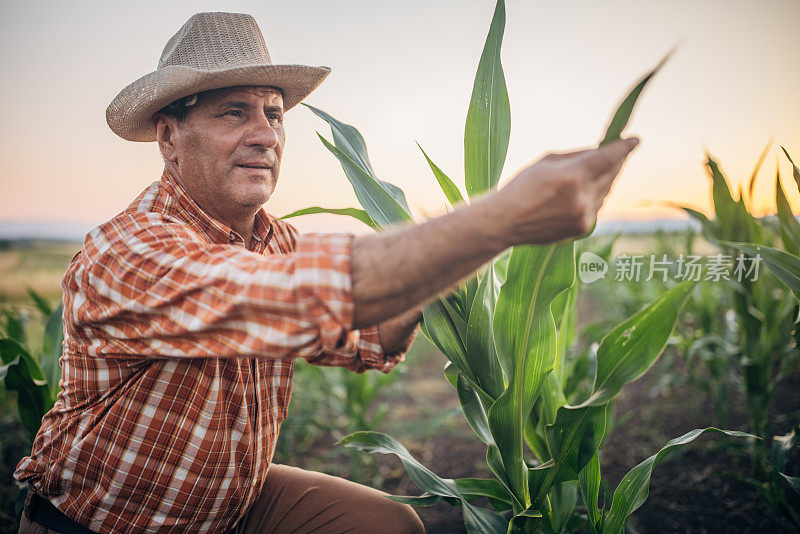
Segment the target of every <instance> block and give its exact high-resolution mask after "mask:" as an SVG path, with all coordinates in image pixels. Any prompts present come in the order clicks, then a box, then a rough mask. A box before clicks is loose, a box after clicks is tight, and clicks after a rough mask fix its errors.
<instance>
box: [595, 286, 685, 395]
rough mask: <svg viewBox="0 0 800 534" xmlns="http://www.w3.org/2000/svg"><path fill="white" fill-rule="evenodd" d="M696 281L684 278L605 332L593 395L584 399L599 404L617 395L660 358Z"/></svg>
mask: <svg viewBox="0 0 800 534" xmlns="http://www.w3.org/2000/svg"><path fill="white" fill-rule="evenodd" d="M693 288H694V283H693V282H683V283H681V284H679V285H677V286H675V287H674V288H672V289H670V290H669V291H667V292H666V293H664V294H663V295H662V296H661V297H660V298H659V299H657V300H656V301H655V302H653V303H652V304H650V305H649V306H647V307H646V308H645V309H643V310H642V311H640V312H639V313H637V314H635V315H633V316H632V317H630V318H628V319H626V320H625V321H623V322H622V323H620V324H619V325H617V326H616V327H614V329H613V330H612V331H611V332H609V333H608V334H606V336H605V337H604V338H603V339H602V341H600V346H599V347H598V349H597V375H596V376H595V382H594V386H593V388H592V391H593V392H592V395H591V396H590V397H589V398H588V399H587V400H586V401H585V402H584V403H583V404H585V405H599V404H603V403H606V402H608V401H610V400H611V399H613V398H614V397H616V396H617V394H618V393H619V391H620V390H621V389H622V387H623V386H624V385H625V384H628V383H630V382H633V381H634V380H636V379H638V378H639V377H640V376H642V375H643V374H644V373H645V372H646V371H647V370H648V369H649V368H650V367H651V366H652V365H653V364H654V363H655V361H656V360H657V359H658V356H659V355H660V354H661V351H663V350H664V347H665V346H666V344H667V340H668V339H669V335H670V333H671V332H672V329H673V327H674V326H675V321H676V320H677V317H678V314H679V313H680V311H681V309H682V308H683V305H684V303H685V302H686V299H687V298H688V297H689V294H690V293H691V291H692V289H693Z"/></svg>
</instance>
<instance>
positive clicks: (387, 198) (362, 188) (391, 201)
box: [319, 135, 412, 228]
mask: <svg viewBox="0 0 800 534" xmlns="http://www.w3.org/2000/svg"><path fill="white" fill-rule="evenodd" d="M319 138H320V140H321V141H322V144H323V145H325V147H326V148H327V149H328V150H330V151H331V152H333V155H334V156H336V159H338V160H339V163H341V164H342V168H343V169H344V173H345V175H346V176H347V179H348V180H349V181H350V185H352V186H353V191H355V194H356V198H358V201H359V202H360V203H361V206H363V208H364V209H365V210H366V212H367V213H368V214H369V216H370V217H371V218H372V220H373V221H375V223H377V224H378V225H379V226H380V227H381V228H385V227H387V226H390V225H392V224H395V223H399V222H406V221H410V220H412V219H411V215H409V213H408V211H407V209H406V208H405V207H403V205H402V204H400V203H399V202H397V200H396V199H395V198H394V197H393V196H392V195H391V193H389V191H387V190H386V188H385V187H383V186H382V185H381V183H380V182H379V181H378V180H376V179H375V178H373V177H372V176H370V174H368V173H367V171H365V170H364V169H363V168H362V167H360V166H359V165H358V164H356V162H355V161H353V159H352V158H350V156H349V155H347V154H346V153H345V152H343V151H342V150H341V149H339V148H338V147H336V146H334V145H332V144H331V143H330V142H329V141H328V140H327V139H325V138H324V137H322V136H321V135H320V136H319Z"/></svg>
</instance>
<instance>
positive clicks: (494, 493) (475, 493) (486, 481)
mask: <svg viewBox="0 0 800 534" xmlns="http://www.w3.org/2000/svg"><path fill="white" fill-rule="evenodd" d="M455 483H456V487H457V488H458V491H460V492H461V494H462V495H463V496H464V497H466V498H467V499H469V500H473V499H477V498H478V497H486V498H488V499H494V500H495V501H498V502H501V503H504V504H506V505H508V506H507V507H508V508H510V507H511V497H509V495H508V492H507V491H506V490H505V488H504V487H503V486H502V484H500V483H499V482H498V481H497V480H495V479H493V478H457V479H455Z"/></svg>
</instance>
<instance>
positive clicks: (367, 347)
mask: <svg viewBox="0 0 800 534" xmlns="http://www.w3.org/2000/svg"><path fill="white" fill-rule="evenodd" d="M404 358H405V351H401V352H392V353H386V352H384V350H383V346H382V345H381V337H380V332H379V331H378V327H377V326H370V327H367V328H362V329H360V330H355V331H353V332H351V333H350V336H349V339H348V342H347V343H346V344H345V346H344V347H342V348H341V349H338V350H334V351H321V352H320V353H319V354H317V355H315V356H312V357H307V358H306V360H308V361H309V362H310V363H312V364H314V365H323V366H336V367H346V368H347V369H350V370H351V371H355V372H357V373H362V372H364V371H366V370H368V369H377V370H378V371H381V372H383V373H388V372H390V371H391V370H392V369H394V367H395V366H396V365H397V364H398V363H400V362H402V361H403V359H404Z"/></svg>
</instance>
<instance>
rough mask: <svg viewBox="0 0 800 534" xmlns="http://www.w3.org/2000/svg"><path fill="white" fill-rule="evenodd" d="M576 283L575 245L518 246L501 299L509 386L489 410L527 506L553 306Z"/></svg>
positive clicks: (551, 349) (551, 355)
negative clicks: (528, 454)
mask: <svg viewBox="0 0 800 534" xmlns="http://www.w3.org/2000/svg"><path fill="white" fill-rule="evenodd" d="M574 282H575V260H574V244H573V243H562V244H558V245H549V246H540V247H534V246H522V247H515V248H514V250H513V251H512V253H511V259H510V260H509V265H508V277H507V278H506V281H505V283H504V284H503V286H502V288H501V289H500V295H499V297H498V299H497V307H496V309H495V314H494V324H493V327H494V336H495V344H496V347H497V352H498V355H499V359H500V363H501V366H502V367H503V370H504V371H505V374H506V376H508V378H509V383H508V388H507V389H506V391H505V392H504V393H503V394H502V395H501V396H500V397H499V398H498V399H497V401H496V402H495V403H494V404H493V405H492V407H491V408H490V409H489V427H490V428H491V429H492V435H493V436H494V438H495V442H496V443H497V446H498V449H499V451H500V454H501V457H502V460H503V465H504V466H505V472H506V476H507V477H508V480H509V483H510V484H511V487H512V489H513V490H514V494H515V495H516V496H517V498H518V499H519V500H520V502H522V503H524V504H526V505H528V504H530V503H529V497H528V483H527V475H526V471H527V468H526V466H525V463H524V462H523V458H522V452H523V451H522V442H523V432H524V428H525V422H526V420H527V419H528V416H529V414H530V412H531V410H532V408H533V405H534V402H535V401H536V397H537V395H538V394H539V391H540V390H541V387H542V384H543V383H544V380H545V377H546V376H547V375H548V374H549V373H550V372H551V371H552V370H553V364H554V361H555V356H556V332H555V322H554V320H553V314H552V312H551V310H550V305H551V303H552V301H553V299H554V298H555V297H556V295H558V294H559V293H561V292H562V291H564V290H565V289H567V288H568V287H570V286H571V285H572V284H573V283H574Z"/></svg>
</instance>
